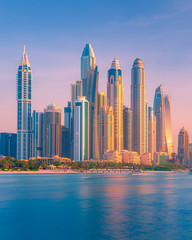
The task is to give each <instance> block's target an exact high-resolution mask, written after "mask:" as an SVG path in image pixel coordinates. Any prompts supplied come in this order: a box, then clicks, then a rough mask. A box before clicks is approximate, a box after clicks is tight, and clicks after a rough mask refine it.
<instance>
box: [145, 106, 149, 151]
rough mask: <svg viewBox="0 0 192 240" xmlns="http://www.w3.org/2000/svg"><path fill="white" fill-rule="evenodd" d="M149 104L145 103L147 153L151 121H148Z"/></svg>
mask: <svg viewBox="0 0 192 240" xmlns="http://www.w3.org/2000/svg"><path fill="white" fill-rule="evenodd" d="M148 108H149V106H148V103H147V102H145V153H147V152H148V130H149V129H148V124H149V122H148V121H149V119H148V117H149V116H148Z"/></svg>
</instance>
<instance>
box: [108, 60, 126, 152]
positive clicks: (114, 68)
mask: <svg viewBox="0 0 192 240" xmlns="http://www.w3.org/2000/svg"><path fill="white" fill-rule="evenodd" d="M107 105H108V106H111V107H112V108H113V114H114V149H115V150H118V151H121V150H122V149H123V83H122V70H121V68H120V66H119V61H118V60H116V59H115V58H114V59H113V61H112V64H111V68H110V69H109V71H108V82H107Z"/></svg>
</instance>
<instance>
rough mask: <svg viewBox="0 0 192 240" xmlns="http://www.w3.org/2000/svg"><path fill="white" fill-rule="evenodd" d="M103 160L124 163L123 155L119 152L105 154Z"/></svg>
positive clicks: (112, 151) (113, 151)
mask: <svg viewBox="0 0 192 240" xmlns="http://www.w3.org/2000/svg"><path fill="white" fill-rule="evenodd" d="M103 160H106V161H113V162H119V163H121V162H122V155H121V153H119V152H118V151H117V150H110V151H106V152H105V153H104V154H103Z"/></svg>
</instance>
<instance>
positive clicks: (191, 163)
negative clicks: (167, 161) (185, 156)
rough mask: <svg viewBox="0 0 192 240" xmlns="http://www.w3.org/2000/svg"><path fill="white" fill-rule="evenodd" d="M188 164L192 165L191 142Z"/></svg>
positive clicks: (191, 144) (190, 144)
mask: <svg viewBox="0 0 192 240" xmlns="http://www.w3.org/2000/svg"><path fill="white" fill-rule="evenodd" d="M189 165H192V143H189Z"/></svg>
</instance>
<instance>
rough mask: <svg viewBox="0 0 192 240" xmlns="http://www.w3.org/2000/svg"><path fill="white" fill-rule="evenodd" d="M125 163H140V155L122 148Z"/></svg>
mask: <svg viewBox="0 0 192 240" xmlns="http://www.w3.org/2000/svg"><path fill="white" fill-rule="evenodd" d="M120 154H121V156H122V162H123V163H133V164H138V165H139V164H140V156H139V154H138V153H137V152H132V151H127V150H125V149H124V150H122V151H120Z"/></svg>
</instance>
